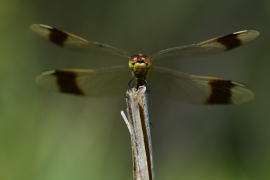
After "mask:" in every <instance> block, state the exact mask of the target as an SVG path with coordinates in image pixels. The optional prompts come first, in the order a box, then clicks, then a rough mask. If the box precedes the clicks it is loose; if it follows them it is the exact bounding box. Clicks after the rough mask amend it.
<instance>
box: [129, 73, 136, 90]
mask: <svg viewBox="0 0 270 180" xmlns="http://www.w3.org/2000/svg"><path fill="white" fill-rule="evenodd" d="M134 79H135V77H134V76H133V77H132V78H131V80H130V81H129V82H128V86H129V87H130V89H131V88H133V87H134V86H135V81H134ZM131 84H132V85H131Z"/></svg>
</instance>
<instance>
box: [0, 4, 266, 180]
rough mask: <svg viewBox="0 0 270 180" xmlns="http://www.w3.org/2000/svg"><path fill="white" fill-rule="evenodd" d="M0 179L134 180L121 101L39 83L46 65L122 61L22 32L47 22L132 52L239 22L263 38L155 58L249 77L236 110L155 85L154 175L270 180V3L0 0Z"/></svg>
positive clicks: (193, 39)
mask: <svg viewBox="0 0 270 180" xmlns="http://www.w3.org/2000/svg"><path fill="white" fill-rule="evenodd" d="M0 20H1V21H0V22H1V23H0V32H1V33H0V34H1V43H0V82H1V87H0V179H1V180H60V179H65V180H78V179H80V180H88V179H110V180H114V179H115V180H119V179H132V178H133V177H132V158H131V147H130V136H129V133H128V130H127V128H126V125H125V123H124V121H123V119H122V118H121V116H120V111H121V110H125V109H126V106H125V99H124V94H123V96H122V97H100V98H82V97H75V96H71V95H65V94H60V93H55V92H51V91H47V90H45V89H42V88H40V87H38V86H37V85H36V84H35V82H34V78H35V77H36V75H37V74H39V73H40V72H42V71H44V70H49V69H61V68H83V69H92V68H102V67H108V66H113V65H120V64H121V65H122V64H127V61H123V60H122V59H117V58H114V57H106V56H98V55H93V54H84V53H77V52H72V51H68V50H65V49H62V48H60V47H57V46H55V45H53V44H50V43H48V42H46V41H45V40H43V39H41V38H40V37H38V36H36V35H35V34H33V33H32V32H31V31H30V30H29V25H30V24H32V23H43V24H48V25H51V26H54V27H57V28H59V29H62V30H65V31H69V32H72V33H74V34H76V35H79V36H81V37H83V38H86V39H89V40H92V41H96V42H101V43H104V44H108V45H112V46H115V47H118V48H121V49H124V50H126V51H128V52H130V53H132V54H137V53H144V54H151V53H154V52H156V51H158V50H162V49H166V48H170V47H176V46H180V45H188V44H192V43H197V42H201V41H203V40H207V39H210V38H213V37H216V36H220V35H224V34H228V33H232V32H235V31H239V30H244V29H254V30H258V31H260V33H261V35H260V37H259V38H258V39H257V40H255V41H254V42H252V43H250V44H248V45H246V46H244V47H241V48H239V49H236V50H233V51H230V52H227V53H224V54H219V55H213V56H208V57H196V58H183V59H175V60H171V61H166V62H162V61H161V62H157V63H156V64H154V65H159V66H163V67H168V68H172V69H175V70H179V71H182V72H185V73H189V74H196V75H206V76H214V77H221V78H225V79H230V80H235V81H238V82H242V83H244V84H247V85H248V86H249V87H250V88H251V89H252V90H253V91H254V93H255V95H256V97H255V99H254V100H253V101H251V102H250V103H246V104H243V105H239V106H194V105H189V104H183V103H181V102H177V101H174V100H170V99H167V98H165V97H160V96H159V95H158V94H155V92H154V89H152V92H153V93H151V95H150V113H151V122H152V124H153V125H154V128H152V138H153V148H154V160H155V175H156V179H160V180H164V179H166V180H175V179H183V180H195V179H196V180H197V179H198V180H204V179H207V180H209V179H220V180H228V179H229V180H231V179H232V180H234V179H237V180H253V179H256V180H257V179H260V180H263V179H269V178H270V132H269V129H270V108H269V106H270V80H269V77H270V59H269V57H270V31H269V29H270V1H269V0H260V1H253V0H238V1H213V0H204V1H201V0H194V1H188V0H166V1H157V0H156V1H151V0H150V1H127V0H117V1H111V0H105V1H104V0H100V1H92V0H89V1H86V0H84V1H82V0H79V1H64V0H46V1H44V0H34V1H33V0H17V1H11V0H0Z"/></svg>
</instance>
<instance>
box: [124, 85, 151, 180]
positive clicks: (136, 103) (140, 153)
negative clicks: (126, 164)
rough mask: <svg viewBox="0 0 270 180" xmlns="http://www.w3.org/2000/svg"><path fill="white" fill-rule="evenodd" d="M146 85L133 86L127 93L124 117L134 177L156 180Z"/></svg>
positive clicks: (136, 178) (143, 179) (139, 179)
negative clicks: (129, 141) (128, 135)
mask: <svg viewBox="0 0 270 180" xmlns="http://www.w3.org/2000/svg"><path fill="white" fill-rule="evenodd" d="M147 97H148V94H147V93H146V87H144V86H141V87H139V89H138V90H136V89H134V88H132V89H131V90H128V91H127V93H126V103H127V116H128V118H126V116H125V114H124V112H123V111H121V114H122V117H123V118H124V121H125V123H126V124H127V127H128V130H129V132H130V136H131V147H132V155H133V177H134V179H135V180H154V179H155V178H154V163H153V154H152V141H151V132H150V121H149V113H148V101H147V99H148V98H147Z"/></svg>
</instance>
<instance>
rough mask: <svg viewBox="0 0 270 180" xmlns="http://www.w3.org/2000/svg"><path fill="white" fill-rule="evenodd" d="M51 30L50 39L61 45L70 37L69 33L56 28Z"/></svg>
mask: <svg viewBox="0 0 270 180" xmlns="http://www.w3.org/2000/svg"><path fill="white" fill-rule="evenodd" d="M49 30H50V34H49V39H50V41H52V42H53V43H55V44H57V45H59V46H64V43H65V41H66V40H67V38H68V34H67V33H65V32H63V31H60V30H58V29H55V28H52V29H49Z"/></svg>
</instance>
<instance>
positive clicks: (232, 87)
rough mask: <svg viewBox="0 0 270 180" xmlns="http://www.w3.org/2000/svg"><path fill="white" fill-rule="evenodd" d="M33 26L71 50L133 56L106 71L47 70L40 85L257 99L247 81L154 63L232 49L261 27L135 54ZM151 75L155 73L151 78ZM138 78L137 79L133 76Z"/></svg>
mask: <svg viewBox="0 0 270 180" xmlns="http://www.w3.org/2000/svg"><path fill="white" fill-rule="evenodd" d="M30 29H31V30H32V31H33V32H35V33H37V34H38V35H40V36H42V37H44V38H45V39H47V40H49V41H51V42H53V43H55V44H57V45H59V46H62V47H65V48H67V49H72V50H78V51H87V52H98V53H103V54H110V55H114V56H118V57H120V58H125V59H126V60H129V62H128V66H129V68H127V67H126V66H115V67H109V68H103V69H85V70H84V69H62V70H51V71H46V72H43V73H41V74H40V75H39V76H38V77H37V79H36V82H37V84H38V85H40V86H42V87H44V88H46V89H50V90H54V91H59V92H62V93H70V94H75V95H82V96H90V97H91V96H104V95H107V96H108V95H119V94H122V95H123V94H124V92H125V91H126V90H127V87H128V86H127V84H129V86H131V87H136V88H137V87H138V86H141V85H146V86H148V81H149V82H150V84H151V89H153V91H157V92H160V93H161V94H163V95H165V96H167V97H169V98H172V99H176V100H179V101H182V102H187V103H193V104H241V103H244V102H248V101H250V100H252V99H253V98H254V94H253V92H252V91H251V90H250V89H249V88H247V87H246V86H245V85H243V84H241V83H238V82H234V81H230V80H226V79H221V78H215V77H205V76H196V75H189V74H184V73H180V72H178V71H174V70H171V69H166V68H162V67H156V66H154V67H153V66H152V62H154V61H158V60H164V59H170V58H172V57H189V56H202V55H210V54H216V53H221V52H225V51H229V50H231V49H234V48H236V47H239V46H241V45H244V44H246V43H248V42H250V41H252V40H254V39H256V38H257V37H258V36H259V32H258V31H255V30H244V31H238V32H235V33H231V34H228V35H224V36H220V37H216V38H213V39H210V40H207V41H203V42H201V43H197V44H192V45H187V46H180V47H175V48H170V49H165V50H162V51H158V52H156V53H154V54H153V55H151V56H147V55H144V54H136V55H130V54H129V53H128V52H126V51H123V50H121V49H118V48H115V47H112V46H108V45H105V44H101V43H97V42H93V41H88V40H85V39H83V38H81V37H78V36H75V35H73V34H71V33H68V32H65V31H61V30H58V29H56V28H53V27H50V26H47V25H42V24H33V25H31V26H30ZM150 75H151V77H150ZM130 79H132V80H130Z"/></svg>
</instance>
